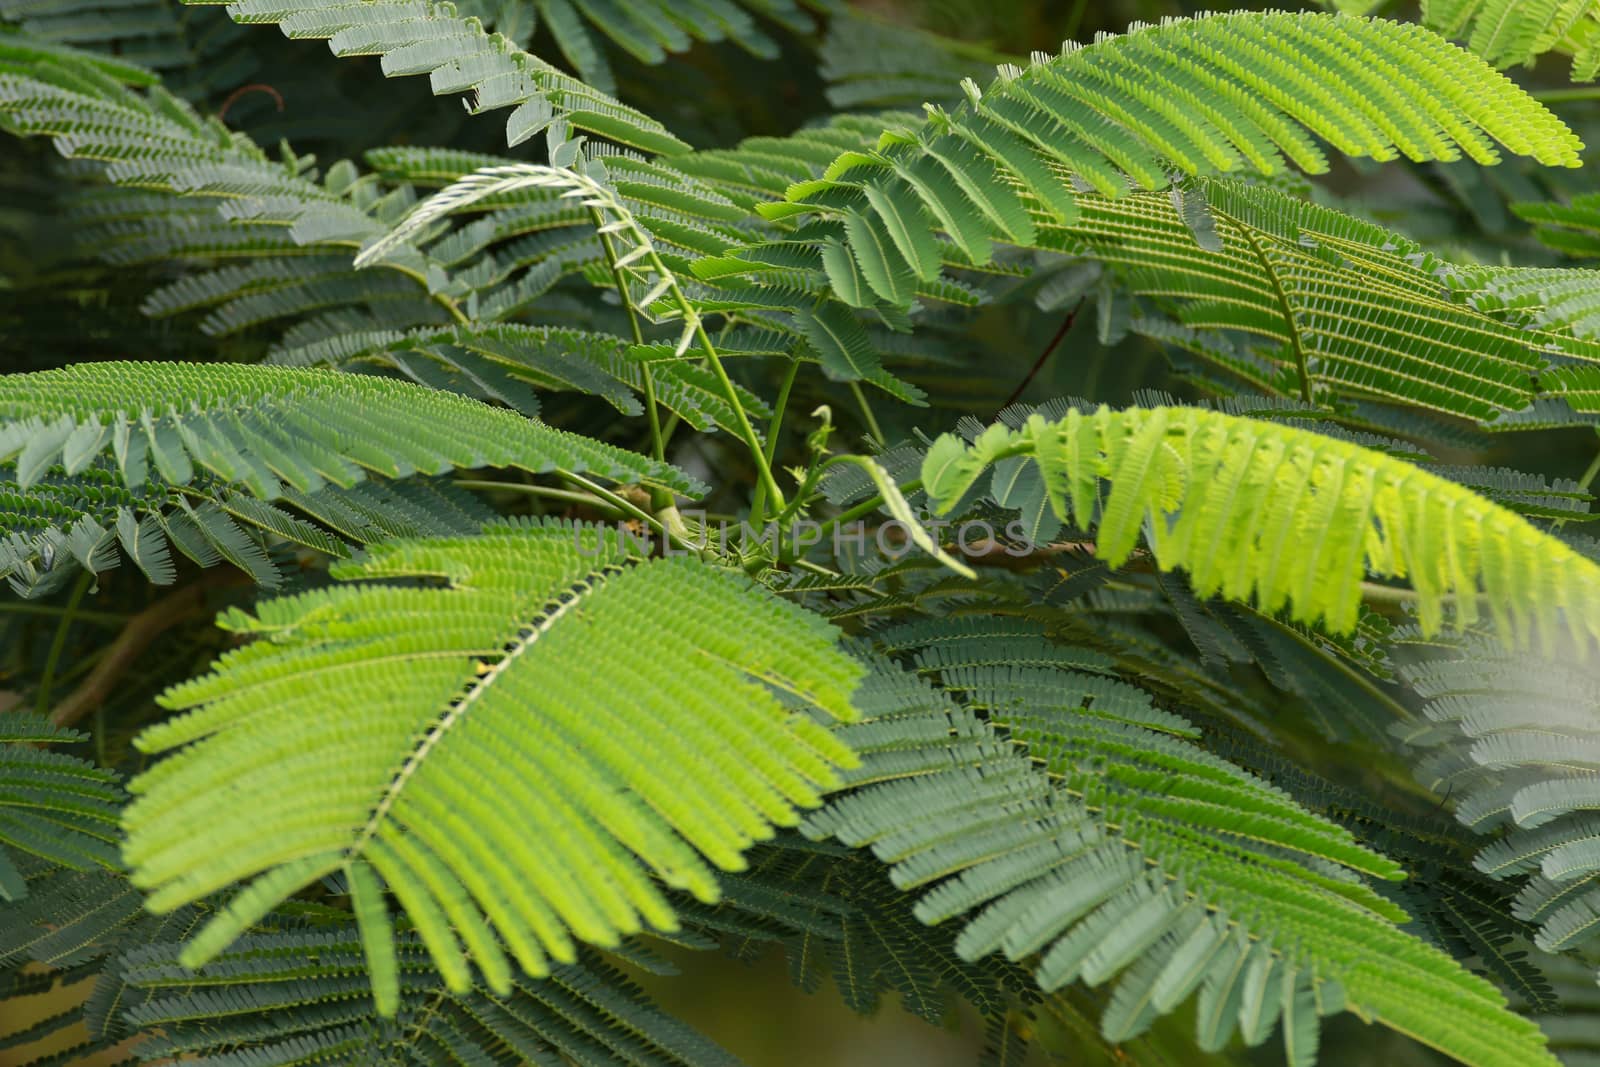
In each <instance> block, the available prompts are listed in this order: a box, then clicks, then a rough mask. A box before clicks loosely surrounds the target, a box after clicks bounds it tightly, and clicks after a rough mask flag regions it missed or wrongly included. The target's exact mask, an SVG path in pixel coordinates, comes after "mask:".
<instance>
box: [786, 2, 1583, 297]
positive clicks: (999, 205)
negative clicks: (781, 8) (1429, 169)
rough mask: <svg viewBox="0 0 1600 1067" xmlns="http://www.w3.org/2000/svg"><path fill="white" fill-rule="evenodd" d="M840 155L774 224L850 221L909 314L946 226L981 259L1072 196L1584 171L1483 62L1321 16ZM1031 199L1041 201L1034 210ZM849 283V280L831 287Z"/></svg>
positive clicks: (1090, 54) (1241, 21)
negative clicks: (1501, 167) (1356, 167)
mask: <svg viewBox="0 0 1600 1067" xmlns="http://www.w3.org/2000/svg"><path fill="white" fill-rule="evenodd" d="M967 92H968V97H969V100H968V102H967V103H966V104H964V105H962V106H961V107H960V108H958V109H956V110H955V111H952V112H948V113H946V112H941V111H934V112H933V113H932V114H931V115H930V116H929V118H928V119H927V120H926V121H925V122H923V123H921V124H920V126H896V127H890V128H889V131H888V132H887V133H886V134H885V135H884V136H883V137H882V138H881V139H880V141H879V143H878V144H877V146H876V147H875V148H873V149H870V150H866V151H847V152H845V153H843V154H841V155H839V156H838V158H837V159H836V160H835V161H834V162H833V163H832V164H831V165H830V166H829V167H828V169H827V171H826V172H825V174H824V175H823V177H822V178H821V179H818V180H812V181H802V182H799V183H798V184H796V185H794V186H792V187H791V188H790V189H789V190H788V194H787V200H788V203H786V204H781V205H774V206H773V207H772V208H770V209H769V210H768V213H769V214H770V215H771V216H772V217H788V216H792V215H794V214H797V213H814V214H819V215H821V216H822V217H824V218H831V219H837V220H838V221H839V222H840V223H842V224H843V233H842V236H843V238H844V240H845V242H846V244H847V246H848V247H849V249H850V252H851V258H852V259H853V261H854V262H855V263H856V264H857V265H858V266H859V268H860V270H861V273H862V274H863V276H864V277H865V280H866V282H867V284H868V285H869V286H870V288H871V291H872V293H873V294H874V296H875V298H877V299H881V300H883V301H885V302H887V303H891V304H904V303H906V302H907V299H908V294H909V291H910V287H911V286H912V284H913V282H914V279H918V278H921V279H930V278H932V277H934V276H935V275H936V274H937V272H938V267H939V250H938V247H937V245H936V243H935V241H934V239H933V237H932V236H931V234H932V232H934V231H938V230H942V231H944V232H945V233H947V234H948V235H949V237H950V240H951V241H952V242H954V244H955V245H956V247H957V248H959V250H960V252H961V254H962V255H963V256H965V257H966V258H967V259H968V260H969V261H971V262H973V263H983V262H986V261H987V260H988V259H989V258H990V255H991V248H992V244H993V242H994V241H997V240H998V241H1004V242H1009V243H1017V244H1028V243H1031V240H1032V237H1033V234H1034V227H1035V223H1036V220H1035V217H1034V216H1035V214H1037V216H1038V217H1039V218H1040V219H1042V220H1043V221H1045V222H1047V223H1048V222H1051V221H1055V222H1058V223H1066V224H1070V223H1072V222H1073V221H1074V220H1075V219H1076V218H1077V206H1076V197H1075V196H1074V194H1073V192H1072V190H1073V189H1074V188H1078V189H1085V190H1094V191H1097V192H1099V193H1100V194H1102V195H1105V196H1120V195H1121V194H1123V193H1124V192H1126V191H1127V188H1128V185H1129V183H1130V182H1131V183H1132V184H1133V185H1135V186H1137V187H1142V188H1145V189H1161V188H1165V187H1167V186H1168V185H1169V184H1171V180H1172V175H1173V173H1174V172H1177V173H1181V174H1188V175H1204V174H1219V173H1228V172H1256V173H1261V174H1269V175H1270V174H1275V173H1278V172H1280V171H1282V170H1283V169H1284V168H1285V166H1286V160H1288V161H1292V162H1293V163H1295V164H1296V165H1298V166H1299V167H1301V168H1302V169H1305V170H1309V171H1312V172H1320V171H1322V170H1325V169H1326V168H1327V159H1326V157H1325V156H1324V154H1323V152H1322V149H1321V147H1320V146H1319V145H1318V143H1317V142H1318V140H1321V141H1324V142H1326V143H1327V144H1329V145H1331V146H1332V147H1333V148H1335V149H1336V150H1338V151H1340V152H1343V153H1345V154H1348V155H1353V156H1371V157H1373V158H1375V159H1380V160H1381V159H1393V158H1396V157H1397V156H1400V155H1404V156H1406V157H1407V158H1411V159H1417V160H1424V159H1444V160H1450V159H1455V158H1457V157H1458V156H1459V155H1461V154H1462V153H1465V154H1466V155H1467V156H1468V157H1470V158H1472V159H1474V160H1476V161H1477V162H1479V163H1486V164H1487V163H1493V162H1496V161H1497V160H1498V158H1499V155H1498V153H1497V151H1496V149H1495V148H1494V146H1493V140H1498V141H1499V142H1500V143H1502V144H1503V145H1505V146H1506V147H1507V148H1508V149H1510V150H1511V151H1513V152H1516V153H1518V154H1521V155H1529V156H1532V157H1533V158H1535V159H1537V160H1538V161H1539V162H1542V163H1546V164H1551V165H1561V166H1575V165H1577V163H1578V151H1579V149H1580V148H1581V145H1580V144H1579V142H1578V141H1577V139H1576V138H1575V137H1574V136H1573V134H1572V133H1571V131H1570V130H1568V129H1567V128H1566V126H1565V125H1564V124H1562V123H1561V121H1560V120H1559V119H1557V118H1556V117H1555V116H1553V115H1552V114H1550V113H1549V112H1548V111H1547V110H1545V109H1544V108H1543V107H1541V106H1540V105H1539V104H1538V103H1536V102H1535V101H1534V100H1532V98H1530V97H1529V96H1527V95H1526V94H1525V93H1523V92H1522V91H1521V90H1520V89H1518V88H1517V87H1516V86H1515V85H1513V84H1512V83H1511V82H1510V81H1508V80H1507V79H1506V78H1504V77H1503V76H1502V75H1499V74H1497V73H1495V72H1494V71H1493V70H1492V69H1491V68H1490V67H1488V65H1487V64H1485V63H1484V62H1483V61H1482V60H1480V59H1478V58H1476V57H1474V56H1472V55H1470V54H1469V53H1467V52H1464V51H1462V50H1461V49H1459V48H1456V47H1455V46H1453V45H1450V44H1448V43H1447V42H1445V41H1444V40H1443V39H1441V38H1439V37H1436V36H1434V35H1433V34H1431V33H1430V32H1429V31H1427V30H1424V29H1422V28H1420V27H1417V26H1414V25H1403V24H1400V23H1394V22H1387V21H1381V20H1374V19H1361V18H1354V17H1344V16H1336V15H1324V14H1287V13H1275V14H1233V15H1216V16H1211V17H1206V18H1199V19H1193V20H1186V19H1174V20H1167V21H1164V22H1162V23H1161V24H1160V25H1159V26H1146V27H1143V28H1140V29H1137V30H1134V31H1133V32H1130V33H1128V34H1126V35H1124V36H1121V37H1107V38H1102V39H1099V40H1097V41H1096V42H1095V43H1094V44H1091V45H1088V46H1086V47H1081V48H1080V47H1070V48H1068V49H1065V50H1064V51H1063V54H1062V55H1060V56H1056V57H1052V58H1041V59H1040V60H1039V61H1037V62H1035V63H1033V64H1031V65H1030V66H1029V67H1027V68H1026V69H1021V70H1018V69H1015V68H1010V69H1002V72H1001V76H1000V78H999V79H998V80H996V81H995V82H993V83H992V84H991V85H990V86H989V88H988V89H986V90H980V89H979V88H978V87H977V86H976V85H975V84H972V83H968V85H967ZM1019 193H1021V194H1022V195H1023V196H1026V197H1027V198H1028V200H1029V201H1030V203H1029V205H1028V206H1029V207H1032V208H1033V209H1034V211H1032V212H1030V211H1028V210H1026V209H1025V208H1024V202H1023V201H1022V200H1021V199H1020V198H1019V195H1018V194H1019ZM835 283H836V285H837V284H839V280H838V279H836V280H835Z"/></svg>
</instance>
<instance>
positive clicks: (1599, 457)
mask: <svg viewBox="0 0 1600 1067" xmlns="http://www.w3.org/2000/svg"><path fill="white" fill-rule="evenodd" d="M1595 434H1596V436H1600V429H1596V430H1595ZM1596 475H1600V452H1596V453H1595V457H1594V459H1592V460H1590V461H1589V469H1588V470H1586V471H1584V472H1583V477H1582V478H1579V479H1578V488H1579V489H1581V490H1583V491H1584V492H1588V491H1589V487H1590V486H1591V485H1593V484H1594V479H1595V476H1596Z"/></svg>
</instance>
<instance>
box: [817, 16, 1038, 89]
mask: <svg viewBox="0 0 1600 1067" xmlns="http://www.w3.org/2000/svg"><path fill="white" fill-rule="evenodd" d="M1012 58H1013V57H1010V56H1006V55H1002V54H1000V53H998V52H994V51H992V50H990V49H987V48H984V47H982V46H980V45H970V44H966V43H964V42H960V41H954V40H950V39H947V38H943V37H938V36H935V35H933V34H930V33H924V32H922V31H920V30H915V29H911V28H909V27H906V26H898V25H895V24H894V23H892V22H887V21H881V20H879V19H875V18H872V17H870V16H864V15H862V14H860V13H858V12H848V13H847V12H841V13H839V14H837V15H834V16H833V17H832V18H830V19H829V20H828V34H827V36H826V37H824V38H823V39H822V47H821V48H820V49H819V50H818V59H820V60H821V63H820V65H819V73H820V74H821V75H822V77H823V78H824V79H826V80H827V83H828V87H827V97H828V103H830V104H832V105H833V106H834V107H836V108H839V109H841V110H843V109H847V108H875V109H878V110H885V109H888V108H914V107H920V106H921V105H922V104H924V103H927V102H930V101H931V102H933V103H936V104H956V103H959V102H960V100H961V88H960V85H961V83H962V82H963V81H964V80H966V79H968V78H982V77H988V76H989V75H990V74H991V73H992V72H993V70H994V68H995V67H996V66H998V65H999V64H1001V63H1007V62H1011V61H1012Z"/></svg>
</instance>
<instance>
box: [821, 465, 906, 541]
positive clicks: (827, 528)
mask: <svg viewBox="0 0 1600 1067" xmlns="http://www.w3.org/2000/svg"><path fill="white" fill-rule="evenodd" d="M921 488H922V479H921V478H913V479H911V480H910V481H909V482H906V483H905V484H904V485H902V486H900V495H901V496H906V495H909V494H911V493H915V492H916V491H917V490H918V489H921ZM882 506H883V494H882V493H876V494H874V495H872V496H870V497H868V498H867V499H865V500H863V501H862V502H861V503H859V504H857V505H856V506H855V507H852V508H847V509H846V510H844V511H841V512H840V513H839V514H837V515H835V516H834V517H833V518H831V519H829V520H827V521H826V522H824V523H823V524H822V528H821V530H820V531H819V532H820V534H821V536H823V537H827V536H828V535H830V534H832V533H833V531H834V530H837V529H838V528H839V527H841V526H843V525H844V524H845V523H847V522H855V521H856V520H857V519H860V518H864V517H866V516H868V515H871V514H872V513H873V512H874V511H877V510H878V509H879V508H880V507H882Z"/></svg>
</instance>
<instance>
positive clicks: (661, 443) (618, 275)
mask: <svg viewBox="0 0 1600 1067" xmlns="http://www.w3.org/2000/svg"><path fill="white" fill-rule="evenodd" d="M589 217H590V219H592V220H593V222H594V228H595V230H597V231H600V230H603V228H604V227H605V224H606V220H605V216H604V215H602V214H600V210H599V209H598V208H590V209H589ZM599 236H600V247H601V248H603V249H604V250H605V253H606V264H607V266H609V267H610V268H611V280H612V281H613V282H615V283H616V286H617V296H618V298H619V299H621V301H622V308H623V310H624V311H626V312H627V313H628V326H629V327H630V328H631V329H632V331H633V343H634V344H636V345H642V344H644V330H643V328H642V327H640V325H639V313H638V311H636V310H635V309H634V306H633V300H632V299H631V298H630V297H629V296H628V279H627V277H626V276H625V275H624V274H623V273H622V268H621V267H619V266H617V249H616V246H615V245H613V244H612V243H611V235H610V234H609V233H600V235H599ZM639 370H640V372H641V377H642V378H643V379H644V410H645V414H646V415H647V416H648V417H649V419H650V453H651V455H653V456H655V458H656V460H657V461H658V462H661V463H665V462H666V461H667V442H666V438H665V437H663V436H662V434H661V415H660V413H658V412H657V411H656V383H655V378H654V377H653V376H652V375H651V374H650V364H648V363H642V364H640V365H639ZM662 492H663V493H665V490H662ZM670 503H672V499H671V496H670V495H667V496H666V497H665V499H663V500H660V501H658V502H656V506H657V507H665V506H666V505H668V504H670Z"/></svg>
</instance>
